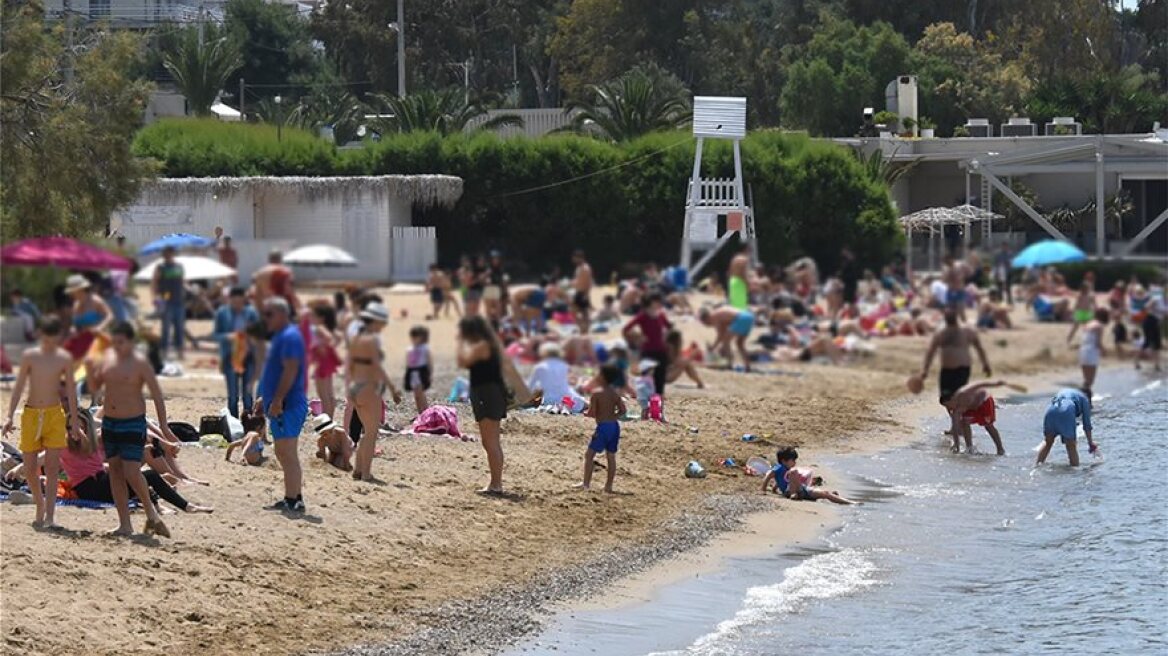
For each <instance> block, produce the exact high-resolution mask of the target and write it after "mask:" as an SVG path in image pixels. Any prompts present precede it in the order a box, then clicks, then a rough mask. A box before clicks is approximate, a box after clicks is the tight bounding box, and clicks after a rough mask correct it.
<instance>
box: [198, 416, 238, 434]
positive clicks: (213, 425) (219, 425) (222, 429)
mask: <svg viewBox="0 0 1168 656" xmlns="http://www.w3.org/2000/svg"><path fill="white" fill-rule="evenodd" d="M230 434H231V429H230V428H228V426H227V420H226V419H224V418H223V417H221V416H220V415H203V416H202V417H200V418H199V435H230Z"/></svg>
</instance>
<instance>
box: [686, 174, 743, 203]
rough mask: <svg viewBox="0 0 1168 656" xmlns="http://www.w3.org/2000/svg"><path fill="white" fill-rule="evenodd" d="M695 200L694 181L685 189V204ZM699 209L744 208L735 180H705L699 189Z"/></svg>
mask: <svg viewBox="0 0 1168 656" xmlns="http://www.w3.org/2000/svg"><path fill="white" fill-rule="evenodd" d="M692 198H693V180H690V181H689V184H688V185H686V188H685V204H686V206H689V205H690V201H691V199H692ZM697 206H698V207H742V200H741V199H740V198H738V185H737V184H736V183H735V182H734V179H733V178H711V179H708V180H707V179H703V180H702V181H701V185H700V186H699V188H698V205H697Z"/></svg>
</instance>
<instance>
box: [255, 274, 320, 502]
mask: <svg viewBox="0 0 1168 656" xmlns="http://www.w3.org/2000/svg"><path fill="white" fill-rule="evenodd" d="M291 315H292V309H291V308H290V307H289V305H288V301H286V300H284V299H283V298H281V297H278V296H277V297H271V298H268V300H267V301H266V302H265V303H264V323H265V324H266V325H267V327H268V330H269V331H271V334H272V339H271V342H270V343H269V344H268V355H267V360H265V361H264V371H263V374H262V375H261V376H260V387H259V395H260V398H262V399H263V408H264V414H265V415H267V417H268V431H269V434H270V435H271V436H272V441H273V442H275V451H276V460H278V461H279V462H280V468H281V469H283V470H284V498H283V499H281V500H280V501H277V502H276V503H274V504H272V505H271V506H269V509H270V510H280V511H286V512H304V498H303V497H302V495H301V491H300V485H301V478H302V474H301V469H300V456H299V454H298V452H297V447H298V446H299V442H300V429H301V428H302V427H303V426H304V420H305V419H306V418H307V417H308V398H307V396H305V394H304V367H305V355H306V351H305V348H304V338H303V337H301V335H300V331H299V330H297V328H296V325H295V324H293V323H292V317H291Z"/></svg>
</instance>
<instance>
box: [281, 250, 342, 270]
mask: <svg viewBox="0 0 1168 656" xmlns="http://www.w3.org/2000/svg"><path fill="white" fill-rule="evenodd" d="M284 264H292V265H298V266H308V267H355V266H357V259H356V258H354V257H353V256H352V255H350V254H349V252H348V251H346V250H344V249H341V248H338V247H336V246H332V245H329V244H313V245H312V246H300V247H298V248H296V249H294V250H292V251H289V252H288V253H285V254H284Z"/></svg>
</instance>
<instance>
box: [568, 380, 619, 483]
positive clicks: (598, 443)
mask: <svg viewBox="0 0 1168 656" xmlns="http://www.w3.org/2000/svg"><path fill="white" fill-rule="evenodd" d="M620 379H621V372H620V369H618V368H617V366H616V365H615V364H606V365H604V366H603V367H601V368H600V382H601V385H600V387H598V388H597V389H596V390H595V391H593V392H592V400H591V401H590V402H589V404H588V410H586V411H585V414H587V415H588V416H590V417H592V418H594V419H596V432H595V433H593V435H592V441H591V442H589V443H588V450H587V451H585V452H584V481H583V482H582V483H580V485H578V486H577V487H578V488H580V489H583V490H587V489H589V488H590V486H591V485H592V470H593V469H595V468H596V462H595V461H594V458H595V457H596V454H598V453H603V454H605V458H606V463H607V464H606V467H607V470H606V473H607V478H606V480H605V483H604V491H605V492H608V493H610V494H611V493H612V481H613V479H614V478H616V452H617V449H618V448H620V422H618V421H617V419H618V418H619V417H622V416H624V414H625V412H627V409H626V408H625V402H624V400H623V399H621V395H620V392H618V391H617V383H618V382H619V381H620Z"/></svg>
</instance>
